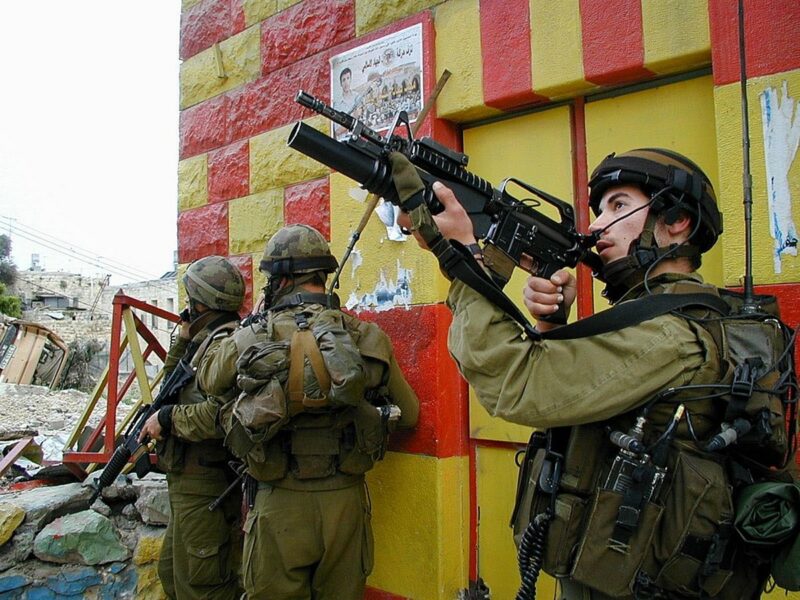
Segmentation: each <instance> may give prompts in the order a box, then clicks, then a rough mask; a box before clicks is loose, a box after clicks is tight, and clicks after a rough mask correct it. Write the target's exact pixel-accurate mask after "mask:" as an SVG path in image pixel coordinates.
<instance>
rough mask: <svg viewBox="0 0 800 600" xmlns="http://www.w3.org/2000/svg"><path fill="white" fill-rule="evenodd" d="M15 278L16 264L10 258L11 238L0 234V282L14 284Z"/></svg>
mask: <svg viewBox="0 0 800 600" xmlns="http://www.w3.org/2000/svg"><path fill="white" fill-rule="evenodd" d="M16 280H17V265H15V264H14V261H12V260H11V238H10V237H8V236H7V235H5V234H0V283H4V284H5V285H6V286H11V285H14V282H15V281H16Z"/></svg>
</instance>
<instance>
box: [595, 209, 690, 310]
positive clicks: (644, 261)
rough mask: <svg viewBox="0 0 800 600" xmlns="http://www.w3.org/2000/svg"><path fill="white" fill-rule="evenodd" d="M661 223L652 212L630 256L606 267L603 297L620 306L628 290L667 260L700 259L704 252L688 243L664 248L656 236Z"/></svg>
mask: <svg viewBox="0 0 800 600" xmlns="http://www.w3.org/2000/svg"><path fill="white" fill-rule="evenodd" d="M657 222H658V216H657V213H654V212H652V211H651V212H650V213H649V214H648V215H647V218H646V219H645V223H644V227H643V228H642V233H641V235H640V236H639V238H638V239H637V240H635V241H634V242H633V243H632V244H631V247H630V248H629V250H628V256H626V257H624V258H620V259H617V260H615V261H612V262H610V263H608V264H607V265H605V266H604V267H603V269H602V271H601V273H600V274H599V279H600V280H601V281H604V282H605V283H606V287H605V289H604V290H603V296H604V297H606V298H608V299H609V300H610V301H611V302H616V301H617V300H619V299H620V298H622V296H624V295H625V293H626V292H627V291H628V290H630V289H632V288H633V287H635V286H636V285H638V284H640V283H642V282H643V281H644V280H645V277H646V275H647V273H649V271H650V269H651V268H652V267H654V266H655V265H656V263H658V262H660V261H662V260H664V259H665V258H667V257H669V258H688V259H693V258H696V257H697V256H700V249H699V248H698V247H697V246H694V245H692V244H688V243H686V242H684V243H682V244H670V245H669V246H665V247H660V246H659V245H658V242H657V241H656V236H655V226H656V223H657Z"/></svg>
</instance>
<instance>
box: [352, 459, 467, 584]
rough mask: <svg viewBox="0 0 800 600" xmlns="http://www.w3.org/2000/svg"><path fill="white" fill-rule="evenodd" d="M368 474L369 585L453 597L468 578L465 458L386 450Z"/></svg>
mask: <svg viewBox="0 0 800 600" xmlns="http://www.w3.org/2000/svg"><path fill="white" fill-rule="evenodd" d="M367 480H368V483H369V491H370V498H371V499H372V527H373V532H374V535H375V568H374V569H373V572H372V575H370V577H369V580H368V581H367V585H370V586H372V587H376V588H379V589H383V590H387V591H390V592H392V593H393V594H397V595H399V596H402V597H406V598H432V599H433V598H455V597H456V596H457V593H458V590H459V589H460V588H462V587H464V584H465V582H466V581H467V578H468V564H469V561H468V558H467V549H468V545H469V511H468V503H469V464H468V459H467V458H466V457H453V458H447V459H437V458H435V457H432V456H422V455H411V454H401V453H395V452H389V453H388V454H387V456H386V458H385V459H384V460H383V461H381V462H380V463H378V464H377V465H376V466H375V468H374V469H373V470H372V471H370V472H369V474H368V475H367ZM421 573H424V574H425V575H424V577H423V576H420V574H421Z"/></svg>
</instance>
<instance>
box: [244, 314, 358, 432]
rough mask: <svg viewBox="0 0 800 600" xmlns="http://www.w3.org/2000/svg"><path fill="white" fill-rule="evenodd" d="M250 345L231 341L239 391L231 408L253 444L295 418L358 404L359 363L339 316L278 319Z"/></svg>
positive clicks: (247, 337) (248, 339)
mask: <svg viewBox="0 0 800 600" xmlns="http://www.w3.org/2000/svg"><path fill="white" fill-rule="evenodd" d="M270 329H271V330H272V334H271V335H270V333H269V331H268V330H270ZM289 331H291V335H290V337H289V339H286V336H287V335H288V334H289ZM256 340H257V341H253V339H252V336H251V335H242V336H238V337H237V338H236V340H235V341H236V344H237V348H238V349H239V358H238V360H237V361H236V370H237V373H238V375H237V379H236V382H237V386H238V388H239V390H241V391H240V393H239V396H238V397H237V398H236V400H235V401H234V404H233V415H234V417H235V418H236V419H237V420H238V421H239V423H241V425H242V426H243V427H244V429H245V431H246V432H247V433H248V435H249V436H250V438H251V439H252V440H253V441H254V442H266V441H269V440H270V439H271V438H272V437H274V436H275V434H276V433H277V432H278V431H280V430H281V429H282V428H283V427H284V426H285V425H286V423H287V422H288V421H289V419H291V418H292V417H295V416H296V415H298V414H300V413H301V412H304V411H312V412H313V411H317V412H320V411H327V410H331V409H336V408H342V407H348V406H351V407H352V406H355V405H356V404H358V402H359V401H360V400H362V399H363V398H364V392H365V373H364V361H363V359H362V358H361V354H360V353H359V351H358V348H357V347H356V345H355V343H354V342H353V339H352V337H351V336H350V334H349V332H348V331H347V330H346V328H345V325H344V323H343V320H342V313H341V312H340V311H338V310H334V309H325V310H322V311H318V312H309V311H303V312H298V313H295V314H294V315H292V314H291V313H290V312H282V313H278V314H277V315H275V316H274V320H273V321H270V322H268V323H265V324H264V327H263V328H262V330H261V331H260V332H259V333H257V334H256Z"/></svg>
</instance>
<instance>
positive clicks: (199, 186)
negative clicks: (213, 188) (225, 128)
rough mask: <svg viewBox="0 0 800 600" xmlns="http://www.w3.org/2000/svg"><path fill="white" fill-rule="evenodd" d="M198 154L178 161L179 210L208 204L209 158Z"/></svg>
mask: <svg viewBox="0 0 800 600" xmlns="http://www.w3.org/2000/svg"><path fill="white" fill-rule="evenodd" d="M207 156H208V155H206V154H198V155H197V156H193V157H191V158H186V159H184V160H182V161H180V162H179V163H178V211H179V212H183V211H184V210H189V209H190V208H197V207H198V206H203V205H204V204H208V159H207Z"/></svg>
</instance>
